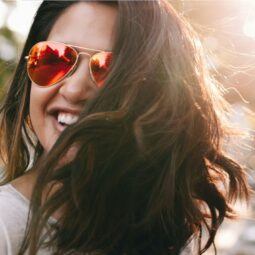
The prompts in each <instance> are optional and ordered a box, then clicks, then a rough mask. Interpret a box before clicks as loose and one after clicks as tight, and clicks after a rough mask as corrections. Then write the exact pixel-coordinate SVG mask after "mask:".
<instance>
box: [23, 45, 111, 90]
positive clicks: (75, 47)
mask: <svg viewBox="0 0 255 255" xmlns="http://www.w3.org/2000/svg"><path fill="white" fill-rule="evenodd" d="M39 43H57V44H62V45H65V46H67V47H70V48H71V49H72V50H73V51H74V52H75V53H76V59H75V62H74V64H73V66H72V68H71V69H70V70H69V71H68V72H67V73H66V74H65V75H64V76H63V77H62V78H61V79H60V80H59V81H57V82H54V83H52V84H50V85H47V86H43V85H39V84H37V83H35V82H34V81H33V79H32V78H31V76H30V75H29V72H28V64H27V74H28V77H29V79H30V80H31V81H33V82H34V83H35V84H36V85H37V86H39V87H44V88H46V87H51V86H54V85H56V84H58V83H60V82H61V81H63V80H64V79H65V78H67V77H70V76H71V75H72V73H73V70H75V68H76V67H77V63H78V60H79V57H80V55H86V56H88V57H89V73H90V78H91V80H92V81H93V82H94V83H95V84H96V86H97V87H99V86H98V83H97V82H96V80H95V79H94V76H93V74H92V70H91V59H92V57H93V56H94V55H96V54H98V53H101V52H103V53H111V54H112V51H109V50H101V49H92V48H85V47H80V46H77V45H72V44H68V43H64V42H57V41H40V42H37V43H36V44H34V45H33V46H32V47H31V49H30V50H29V53H28V55H27V56H25V59H26V60H27V61H28V60H29V57H30V55H31V54H30V53H31V51H32V49H33V48H34V47H35V46H36V45H37V44H39ZM78 50H79V51H78ZM80 50H82V51H80ZM88 52H94V53H88Z"/></svg>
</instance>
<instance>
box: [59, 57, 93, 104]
mask: <svg viewBox="0 0 255 255" xmlns="http://www.w3.org/2000/svg"><path fill="white" fill-rule="evenodd" d="M88 63H89V58H88V57H85V56H84V57H83V58H81V57H80V58H79V62H78V64H77V67H76V69H75V70H74V72H73V73H72V74H71V75H70V76H69V77H67V78H66V79H64V80H63V81H62V85H61V87H60V89H59V91H58V93H59V94H61V95H62V96H63V97H64V98H65V100H67V101H68V102H70V103H72V104H78V103H81V102H83V101H85V100H87V99H90V98H92V97H93V96H94V95H95V93H96V91H97V87H96V86H95V84H94V82H93V81H92V79H91V77H90V71H89V66H88Z"/></svg>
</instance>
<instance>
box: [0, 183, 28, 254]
mask: <svg viewBox="0 0 255 255" xmlns="http://www.w3.org/2000/svg"><path fill="white" fill-rule="evenodd" d="M27 214H28V204H27V202H26V200H25V198H22V196H21V194H19V193H18V192H17V191H16V190H15V189H14V188H13V187H12V186H11V185H10V184H6V185H3V186H0V254H6V255H12V254H16V252H17V249H18V247H19V244H20V242H21V241H22V238H23V236H24V231H25V227H26V221H27Z"/></svg>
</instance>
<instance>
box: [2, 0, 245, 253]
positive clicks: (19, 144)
mask: <svg viewBox="0 0 255 255" xmlns="http://www.w3.org/2000/svg"><path fill="white" fill-rule="evenodd" d="M227 110H228V105H227V103H226V102H225V101H224V99H223V97H222V90H220V87H218V86H217V85H216V84H215V83H213V82H212V79H211V78H210V77H209V74H208V72H207V70H206V65H205V60H204V56H203V52H202V49H201V46H200V44H199V43H198V39H197V36H196V34H195V33H194V31H193V30H192V29H191V28H190V26H189V25H188V24H187V23H186V22H185V21H184V20H183V19H182V18H181V17H179V16H178V14H177V13H176V12H175V11H174V10H173V8H172V7H171V5H170V4H169V3H168V2H167V1H166V0H157V1H137V2H135V1H119V2H117V1H116V2H115V1H111V2H107V1H103V2H95V1H93V2H89V1H81V2H77V1H67V2H62V1H60V2H58V1H56V2H55V1H45V2H43V3H42V4H41V6H40V8H39V10H38V12H37V14H36V16H35V19H34V22H33V25H32V27H31V30H30V33H29V35H28V38H27V41H26V43H25V46H24V50H23V52H22V54H21V58H20V62H19V64H18V67H17V70H16V73H15V75H14V78H13V81H12V84H11V86H10V88H9V91H8V94H7V97H6V100H5V102H4V104H3V106H2V110H1V112H2V122H1V130H2V132H1V143H2V144H1V155H2V158H3V160H4V162H5V176H4V179H3V181H2V184H3V186H1V192H0V206H1V207H0V208H1V213H0V220H1V221H0V223H1V224H0V226H1V235H2V236H3V237H4V238H1V240H3V241H2V244H1V248H2V250H3V251H0V253H1V254H3V253H4V252H5V254H24V253H25V251H26V252H27V254H29V255H32V254H40V252H42V253H41V254H78V253H81V254H111V255H112V254H118V255H121V254H123V255H124V254H127V255H131V254H132V255H134V254H146V255H147V254H157V255H159V254H162V255H163V254H180V253H181V252H182V251H183V250H184V248H185V247H186V246H187V245H188V244H189V242H190V241H191V240H192V239H193V238H197V240H198V243H201V236H202V227H204V226H205V227H206V228H207V231H208V234H209V235H208V240H207V243H206V244H205V245H204V246H203V247H202V246H201V244H200V245H198V249H197V251H196V252H198V253H199V254H201V253H203V252H204V251H206V250H207V249H208V248H209V247H210V246H211V245H212V244H213V242H214V237H215V234H216V232H217V229H218V228H219V226H220V224H221V223H222V221H223V219H224V218H225V217H227V216H231V214H232V213H233V212H232V210H231V208H230V206H229V202H230V200H231V199H233V198H234V199H235V198H237V197H241V198H243V197H246V198H247V196H248V188H247V184H246V181H245V177H244V174H243V170H242V167H241V166H239V165H238V164H237V163H236V162H235V161H233V160H232V159H230V158H229V157H228V156H227V155H225V153H224V151H223V149H222V138H223V137H224V136H226V135H227V134H229V133H230V132H229V131H230V129H229V128H228V126H227V123H226V121H225V118H224V116H225V113H226V112H227ZM226 183H228V188H226V192H223V191H222V190H221V189H220V187H222V184H226ZM1 194H2V195H1ZM14 197H15V199H16V200H15V199H14ZM17 197H18V198H17ZM21 200H22V202H23V207H22V206H21V207H22V208H23V209H22V210H23V213H22V215H20V214H19V216H18V217H17V209H16V208H17V205H18V204H20V203H21ZM13 201H15V206H12V205H13V204H14V202H13ZM24 203H25V206H24ZM28 206H30V214H29V220H28V221H27V218H26V216H27V212H28ZM26 221H27V222H28V225H27V226H26V231H25V223H26ZM13 225H15V227H13ZM10 237H12V240H10V239H11V238H10ZM8 252H9V253H8ZM43 252H44V253H43Z"/></svg>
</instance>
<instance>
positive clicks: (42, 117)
mask: <svg viewBox="0 0 255 255" xmlns="http://www.w3.org/2000/svg"><path fill="white" fill-rule="evenodd" d="M116 16H117V8H114V7H111V6H108V5H106V4H102V3H93V2H80V3H77V4H74V5H71V6H70V7H69V8H68V9H66V10H65V11H64V12H63V13H62V15H61V16H60V17H59V18H58V20H57V21H56V23H55V24H54V26H53V28H52V30H51V32H50V34H49V37H48V38H47V40H51V41H58V42H64V43H68V44H72V45H76V46H81V47H85V48H93V49H103V50H112V47H113V42H114V25H115V21H116ZM88 61H89V58H88V56H86V55H80V57H79V62H78V67H77V68H76V70H75V72H74V73H73V74H72V75H71V76H69V77H67V78H66V79H64V80H63V81H61V82H60V83H58V84H57V85H54V86H52V87H46V88H45V87H39V86H37V85H36V84H34V83H32V86H31V93H30V117H31V122H32V126H33V129H34V131H35V133H36V135H37V137H38V140H39V142H40V143H41V145H42V146H43V148H44V150H45V151H46V152H47V151H49V150H50V149H51V147H52V146H53V144H54V143H55V142H56V140H57V138H58V137H59V135H60V133H61V132H62V131H63V130H64V129H65V128H66V126H67V125H64V126H63V125H62V124H60V123H58V121H57V117H58V115H59V114H61V115H60V116H61V118H62V119H63V118H64V119H69V121H70V120H71V122H73V121H75V120H77V117H78V115H79V113H80V112H81V110H82V108H83V106H84V105H85V104H86V102H87V100H88V99H90V98H92V97H93V96H95V94H96V92H97V90H98V89H99V88H98V87H97V86H96V85H95V84H94V83H93V81H92V80H91V78H90V73H89V66H88ZM56 113H57V114H56Z"/></svg>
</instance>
